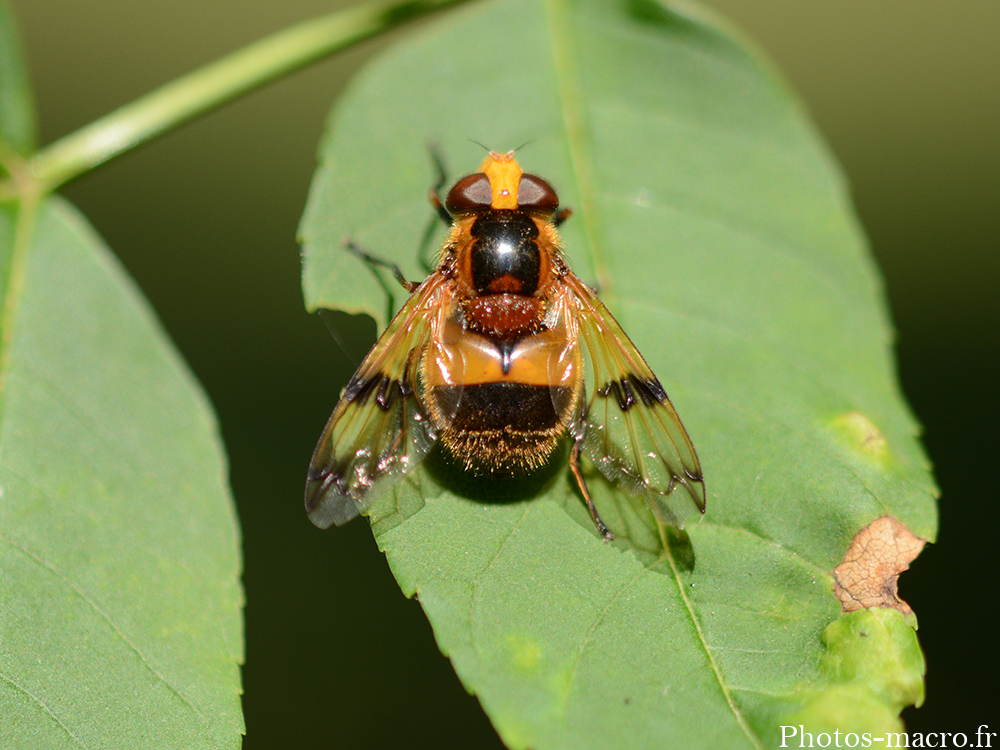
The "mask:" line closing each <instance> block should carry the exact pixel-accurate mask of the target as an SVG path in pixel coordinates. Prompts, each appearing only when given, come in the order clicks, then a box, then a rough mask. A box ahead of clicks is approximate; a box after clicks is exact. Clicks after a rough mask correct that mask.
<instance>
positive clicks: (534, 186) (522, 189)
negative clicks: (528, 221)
mask: <svg viewBox="0 0 1000 750" xmlns="http://www.w3.org/2000/svg"><path fill="white" fill-rule="evenodd" d="M517 205H518V206H520V207H521V208H526V209H528V210H529V211H540V212H545V213H552V212H553V211H555V210H556V209H557V208H559V197H558V196H557V195H556V191H555V190H553V189H552V186H551V185H550V184H549V183H547V182H546V181H545V180H543V179H542V178H541V177H536V176H535V175H533V174H523V175H521V181H520V182H519V183H518V185H517Z"/></svg>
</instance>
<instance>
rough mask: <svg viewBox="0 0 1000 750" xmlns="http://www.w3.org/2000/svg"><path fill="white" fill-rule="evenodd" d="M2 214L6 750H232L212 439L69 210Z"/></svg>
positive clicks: (0, 462)
mask: <svg viewBox="0 0 1000 750" xmlns="http://www.w3.org/2000/svg"><path fill="white" fill-rule="evenodd" d="M27 211H28V212H29V215H24V214H22V215H21V217H20V222H18V218H19V217H18V211H17V210H16V208H14V207H12V206H7V207H5V208H4V209H3V210H2V211H0V263H2V267H3V268H4V269H5V270H6V271H7V272H8V273H7V274H6V280H7V281H6V284H5V287H4V289H3V292H4V298H3V301H4V305H5V306H4V308H3V309H4V311H5V312H4V317H3V326H4V327H3V333H4V335H3V350H2V352H0V362H2V364H3V367H2V370H0V378H2V381H0V383H2V385H0V387H2V391H0V492H2V497H0V716H2V717H3V719H2V721H0V746H3V747H17V748H20V747H24V748H45V747H79V746H85V747H95V748H96V747H106V748H120V747H177V748H193V747H205V748H207V747H239V745H240V735H241V733H242V729H243V726H242V719H241V714H240V705H239V693H240V679H239V667H238V664H239V663H240V662H241V661H242V653H243V645H242V641H243V638H242V627H241V619H240V607H241V604H242V594H241V589H240V585H239V574H240V558H239V553H238V530H237V526H236V522H235V515H234V510H233V505H232V501H231V499H230V495H229V490H228V487H227V477H226V466H225V461H224V458H223V454H222V449H221V442H220V440H219V436H218V431H217V426H216V424H215V420H214V417H213V416H212V413H211V409H210V407H209V405H208V403H207V402H206V400H205V398H204V396H203V394H202V393H201V390H200V388H199V387H198V384H197V383H196V382H195V381H194V378H193V377H192V376H191V374H190V372H189V371H188V370H187V368H186V367H185V365H184V363H183V362H182V361H181V359H180V357H179V356H178V355H177V353H176V352H175V351H174V349H173V348H172V346H171V345H170V343H169V341H168V340H167V337H166V335H165V334H164V332H163V330H162V328H161V327H160V326H159V324H158V323H157V321H156V320H155V318H154V316H153V314H152V313H151V311H150V309H149V307H148V305H147V304H146V302H145V301H144V300H143V299H142V297H141V295H140V294H139V292H138V291H137V290H136V288H135V287H134V285H133V283H132V282H131V281H130V280H129V279H128V277H127V276H126V274H125V273H124V272H123V271H122V269H121V268H120V266H119V265H118V264H117V262H116V261H115V260H114V258H113V257H112V256H111V255H110V253H109V252H108V251H107V249H106V248H105V247H104V245H103V243H102V242H101V240H100V239H99V238H98V237H97V236H96V235H95V233H94V231H93V230H92V229H91V228H90V227H89V226H88V225H87V224H86V222H85V221H84V220H83V218H82V217H80V216H79V215H78V214H77V213H76V212H75V211H74V210H73V209H72V208H71V207H70V206H68V205H67V204H66V203H64V202H63V201H61V200H58V199H52V200H50V201H46V202H45V203H43V205H42V206H41V207H40V208H39V211H38V213H37V215H36V216H34V220H32V219H33V217H32V216H31V215H30V208H29V209H27Z"/></svg>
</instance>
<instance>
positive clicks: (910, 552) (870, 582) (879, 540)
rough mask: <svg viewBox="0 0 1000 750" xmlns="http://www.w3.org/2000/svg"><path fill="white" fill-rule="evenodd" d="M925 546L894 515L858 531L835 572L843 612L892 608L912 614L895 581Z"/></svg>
mask: <svg viewBox="0 0 1000 750" xmlns="http://www.w3.org/2000/svg"><path fill="white" fill-rule="evenodd" d="M924 544H925V542H924V540H923V539H919V538H917V537H915V536H914V535H913V534H911V533H910V530H909V529H907V528H906V526H904V525H903V524H902V523H900V522H899V521H897V520H896V519H895V518H892V517H891V516H883V517H882V518H879V519H877V520H875V521H872V523H871V524H869V525H868V526H866V527H865V528H863V529H862V530H861V531H859V532H858V534H857V536H855V537H854V540H853V541H852V542H851V546H850V547H848V548H847V554H845V555H844V561H843V562H842V563H841V564H840V565H838V566H837V567H836V569H834V571H833V577H834V580H835V581H836V583H835V585H834V593H835V594H836V595H837V598H838V599H839V600H840V603H841V604H842V605H843V607H844V611H845V612H854V611H855V610H859V609H871V608H872V607H892V608H893V609H898V610H899V611H900V612H902V613H903V614H907V615H909V614H912V613H913V610H912V609H910V605H909V604H907V603H906V602H904V601H903V600H902V599H900V598H899V596H898V595H897V594H896V580H897V579H898V578H899V574H900V573H902V572H903V571H904V570H906V569H908V568H909V567H910V562H911V561H912V560H913V559H914V558H915V557H916V556H917V555H919V554H920V550H922V549H923V548H924Z"/></svg>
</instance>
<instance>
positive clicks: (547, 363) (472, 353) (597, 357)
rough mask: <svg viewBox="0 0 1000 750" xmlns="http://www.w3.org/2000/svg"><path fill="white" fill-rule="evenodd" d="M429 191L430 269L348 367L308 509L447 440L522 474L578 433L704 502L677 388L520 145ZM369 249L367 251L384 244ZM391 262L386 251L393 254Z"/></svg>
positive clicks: (650, 486) (464, 452)
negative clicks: (439, 222)
mask: <svg viewBox="0 0 1000 750" xmlns="http://www.w3.org/2000/svg"><path fill="white" fill-rule="evenodd" d="M431 200H432V202H433V203H434V204H435V206H436V208H437V209H438V212H439V213H440V214H441V215H442V218H444V219H445V220H446V221H447V222H448V223H449V224H450V226H451V230H450V233H449V235H448V238H447V240H446V241H445V243H444V246H443V247H442V249H441V251H440V261H439V265H438V267H437V270H435V271H434V272H433V273H431V274H430V276H428V277H427V278H426V279H424V281H423V282H421V283H415V282H409V281H406V280H405V279H404V278H403V276H402V273H401V272H399V269H398V268H395V272H396V276H397V278H398V279H399V281H400V283H401V284H403V286H404V287H405V288H406V290H407V291H408V292H409V293H410V297H409V299H408V300H407V302H406V303H405V304H404V305H403V307H402V309H401V310H400V311H399V312H398V313H397V314H396V316H395V317H394V318H393V320H392V322H391V323H390V324H389V327H388V328H387V329H386V330H385V332H384V333H383V334H382V336H381V338H380V339H379V340H378V342H377V343H376V344H375V347H374V348H373V349H372V350H371V352H370V353H369V354H368V356H367V357H366V358H365V360H364V361H363V362H362V364H361V366H360V367H359V368H358V371H357V373H355V375H354V377H353V378H351V380H350V382H349V383H348V385H347V387H346V388H345V389H344V391H343V394H342V395H341V398H340V402H339V403H338V404H337V407H336V409H335V410H334V412H333V415H332V416H331V417H330V420H329V422H328V423H327V425H326V429H325V430H324V432H323V436H322V437H321V438H320V441H319V444H318V445H317V447H316V451H315V453H314V454H313V457H312V463H311V465H310V467H309V477H308V481H307V484H306V510H307V512H308V514H309V518H310V519H311V520H312V521H313V523H315V524H316V525H317V526H320V527H322V528H326V527H328V526H330V525H332V524H336V525H338V526H339V525H341V524H344V523H346V522H347V521H350V520H351V519H352V518H354V517H355V516H357V515H358V514H359V513H361V512H362V511H364V510H365V509H366V508H367V507H368V506H369V505H370V504H371V502H372V501H373V499H374V497H375V496H376V494H377V493H381V492H383V491H385V490H386V489H387V488H389V487H391V486H392V485H393V484H394V483H395V482H396V481H398V480H399V479H400V478H401V477H402V476H403V475H405V474H406V473H407V472H408V471H410V470H411V469H412V468H413V467H414V466H416V465H417V464H418V463H419V462H420V461H421V460H422V459H423V458H424V457H425V456H426V454H427V453H428V451H429V450H430V449H431V448H432V446H434V445H435V444H436V443H440V444H441V446H442V448H443V449H444V450H445V451H447V452H448V453H449V454H450V455H451V457H452V458H453V459H455V460H456V461H457V462H458V463H459V464H461V465H462V466H463V467H464V469H465V470H467V471H470V472H473V473H474V474H477V475H497V474H503V475H518V474H526V473H530V472H532V471H534V470H536V469H538V468H539V467H540V466H542V465H543V464H545V463H546V462H547V461H548V460H549V458H550V457H551V456H552V455H553V453H554V452H555V450H556V448H557V447H558V446H559V445H560V443H561V442H562V441H564V440H566V439H569V440H570V441H572V444H571V448H570V458H569V465H570V470H571V471H572V473H573V476H574V478H575V479H576V482H577V484H578V486H579V488H580V493H581V495H582V496H583V500H584V502H586V504H587V508H588V509H589V511H590V515H591V516H592V517H593V519H594V524H595V525H596V526H597V530H598V532H599V533H600V534H601V536H602V537H604V539H612V538H613V537H614V535H613V534H612V533H611V531H610V530H609V529H608V528H607V526H606V525H605V524H604V522H603V521H602V520H601V517H600V516H599V515H598V512H597V508H596V507H595V505H594V502H593V499H592V497H591V494H590V491H589V489H588V488H587V484H586V482H585V481H584V476H583V471H582V467H581V455H586V456H587V457H588V458H589V459H590V460H591V461H592V462H593V463H594V464H595V465H596V466H597V468H598V469H599V470H600V471H601V472H602V473H603V474H604V476H605V477H607V479H609V480H610V481H612V482H617V483H619V484H620V485H621V486H622V487H623V488H624V489H625V490H626V491H627V492H628V493H630V494H632V495H633V496H635V495H639V496H642V497H643V499H644V500H645V502H646V504H647V506H648V507H649V509H650V510H651V511H652V512H653V514H654V515H655V516H657V517H658V518H659V519H661V520H662V521H665V522H667V523H671V524H674V525H678V524H677V519H676V517H675V516H674V514H673V513H672V512H671V511H670V509H669V508H668V506H667V504H666V502H665V497H666V496H667V495H670V494H671V493H673V492H680V493H684V494H686V495H687V497H688V498H689V499H690V501H691V503H693V504H694V506H695V507H697V508H698V510H700V511H701V512H702V513H704V511H705V486H704V480H703V478H702V472H701V465H700V464H699V462H698V456H697V455H696V453H695V450H694V446H693V445H692V444H691V440H690V438H689V437H688V435H687V432H686V431H685V430H684V426H683V425H682V424H681V421H680V418H679V417H678V416H677V412H676V411H675V410H674V408H673V406H672V405H671V403H670V400H669V399H668V398H667V394H666V392H665V391H664V390H663V387H662V386H661V385H660V383H659V381H658V380H657V379H656V376H655V375H654V374H653V372H652V370H650V368H649V366H648V365H647V364H646V361H645V360H644V359H643V358H642V355H640V354H639V352H638V351H637V350H636V348H635V346H634V345H633V344H632V342H631V341H630V340H629V338H628V336H626V335H625V332H624V331H623V330H622V329H621V327H620V326H619V325H618V323H617V322H616V321H615V319H614V318H613V317H612V315H611V313H610V312H609V311H608V309H607V308H606V307H605V306H604V304H603V303H602V302H601V301H600V299H598V297H597V294H596V293H595V292H594V291H593V290H592V289H591V288H590V287H588V286H587V285H586V284H584V283H583V282H582V281H581V280H580V279H579V277H577V276H576V274H574V273H573V272H572V271H571V270H570V269H569V266H568V265H567V263H566V260H565V259H564V257H563V251H562V242H561V240H560V237H559V234H558V232H557V230H556V227H557V226H558V224H560V223H561V222H562V221H563V220H564V219H565V218H566V217H567V216H568V215H569V211H568V210H565V209H563V210H562V211H560V209H559V199H558V198H557V196H556V193H555V191H554V190H553V189H552V187H551V186H550V185H549V184H548V183H547V182H545V180H543V179H541V178H540V177H537V176H535V175H531V174H527V173H524V172H522V171H521V167H520V166H519V165H518V163H517V161H516V160H515V158H514V152H513V151H511V152H508V153H506V154H497V153H494V152H492V151H491V152H490V155H489V156H488V157H487V158H486V159H485V160H484V161H483V163H482V165H481V166H480V168H479V171H478V172H476V173H474V174H470V175H467V176H466V177H463V178H462V179H460V180H459V181H458V182H457V183H455V185H454V186H453V187H452V188H451V190H450V191H449V192H448V194H447V196H446V198H445V200H444V202H443V203H442V202H441V200H440V199H439V198H438V197H437V195H436V193H433V192H432V199H431ZM359 254H361V255H363V256H364V257H365V258H366V259H368V260H369V261H374V262H380V261H377V259H374V258H372V257H371V256H367V255H366V254H364V253H360V252H359ZM382 263H383V264H384V265H389V264H387V263H384V262H382Z"/></svg>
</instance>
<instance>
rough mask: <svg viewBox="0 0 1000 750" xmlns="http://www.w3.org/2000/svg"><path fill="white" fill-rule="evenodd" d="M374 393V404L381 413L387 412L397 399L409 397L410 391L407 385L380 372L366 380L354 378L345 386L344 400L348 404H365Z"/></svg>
mask: <svg viewBox="0 0 1000 750" xmlns="http://www.w3.org/2000/svg"><path fill="white" fill-rule="evenodd" d="M373 392H374V394H375V403H376V404H378V407H379V408H380V409H382V411H389V409H391V408H392V404H393V402H394V401H395V400H396V399H397V398H403V397H405V396H409V395H410V393H412V389H411V388H410V386H409V384H408V383H406V382H404V381H401V380H393V379H391V378H390V377H389V376H388V375H383V374H382V373H380V372H377V373H375V374H374V375H370V376H369V377H367V378H358V377H355V378H354V379H353V380H351V382H350V383H348V385H347V390H345V391H344V400H345V401H347V402H348V403H353V402H355V401H356V402H358V403H361V404H363V403H365V402H367V401H368V398H369V397H370V396H371V395H372V393H373Z"/></svg>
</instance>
